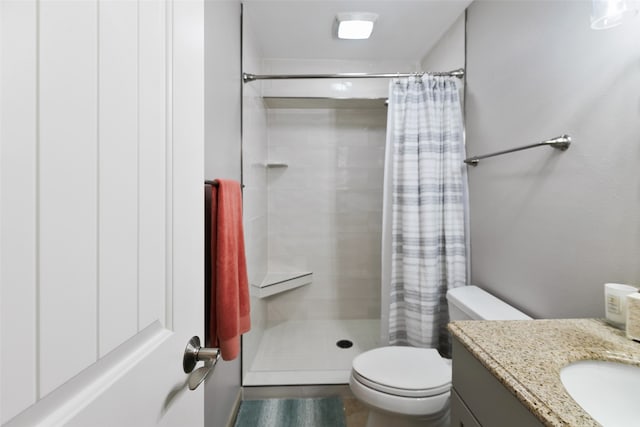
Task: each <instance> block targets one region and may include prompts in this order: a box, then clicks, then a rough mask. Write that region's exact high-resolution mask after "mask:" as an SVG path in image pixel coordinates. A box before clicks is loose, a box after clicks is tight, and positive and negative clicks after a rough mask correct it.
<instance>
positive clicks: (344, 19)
mask: <svg viewBox="0 0 640 427" xmlns="http://www.w3.org/2000/svg"><path fill="white" fill-rule="evenodd" d="M336 19H337V21H338V38H339V39H351V40H362V39H368V38H369V36H371V32H372V31H373V23H374V22H375V21H376V19H378V15H376V14H375V13H370V12H344V13H339V14H338V16H337V17H336Z"/></svg>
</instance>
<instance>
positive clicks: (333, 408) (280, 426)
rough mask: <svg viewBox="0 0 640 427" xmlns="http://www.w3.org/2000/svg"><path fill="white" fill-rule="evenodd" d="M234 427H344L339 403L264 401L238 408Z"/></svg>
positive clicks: (328, 400) (334, 399) (324, 400)
mask: <svg viewBox="0 0 640 427" xmlns="http://www.w3.org/2000/svg"><path fill="white" fill-rule="evenodd" d="M235 427H346V422H345V419H344V409H343V406H342V399H340V398H339V397H325V398H317V399H265V400H245V401H243V402H242V403H241V404H240V410H239V411H238V418H237V419H236V423H235Z"/></svg>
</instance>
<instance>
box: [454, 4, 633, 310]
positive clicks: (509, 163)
mask: <svg viewBox="0 0 640 427" xmlns="http://www.w3.org/2000/svg"><path fill="white" fill-rule="evenodd" d="M590 8H591V2H590V1H544V2H542V1H539V2H528V1H519V2H504V1H476V2H475V3H473V4H472V5H471V6H470V8H469V9H468V23H467V43H468V44H467V85H468V86H467V98H466V126H467V128H466V130H467V152H468V153H469V154H470V155H472V154H483V153H488V152H493V151H496V150H501V149H506V148H510V147H515V146H519V145H524V144H528V143H532V142H537V141H540V140H543V139H547V138H550V137H553V136H556V135H560V134H563V133H567V134H570V135H571V136H572V137H573V139H574V143H573V145H572V146H571V148H570V149H569V150H568V151H566V152H564V153H563V152H559V151H557V150H552V149H551V148H538V149H535V150H530V151H524V152H520V153H514V154H510V155H505V156H502V157H497V158H493V159H488V160H486V161H483V162H481V163H480V165H479V166H478V167H476V168H472V167H470V168H469V183H470V203H471V232H472V233H471V242H472V243H471V244H472V282H473V283H475V284H477V285H480V286H482V287H483V288H486V289H488V290H489V291H490V292H493V293H495V294H496V295H498V296H500V297H502V298H503V299H505V300H507V301H509V302H511V303H512V304H514V305H515V306H517V307H519V308H521V309H522V310H523V311H525V312H527V313H529V314H531V315H532V316H534V317H544V318H553V317H560V318H562V317H593V316H603V315H604V309H603V306H604V303H603V283H605V282H620V283H629V284H634V285H636V286H637V285H640V220H639V218H638V213H639V212H640V209H639V208H640V173H639V172H638V169H639V167H638V161H639V160H640V44H639V43H640V42H639V40H640V18H639V17H638V16H633V15H631V16H630V17H628V19H627V21H626V22H625V23H624V24H623V25H622V26H620V27H617V28H614V29H610V30H604V31H594V30H591V29H590V28H589V14H590Z"/></svg>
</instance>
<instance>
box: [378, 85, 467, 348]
mask: <svg viewBox="0 0 640 427" xmlns="http://www.w3.org/2000/svg"><path fill="white" fill-rule="evenodd" d="M389 92H390V97H389V112H388V121H387V151H386V161H385V196H384V199H385V204H387V206H385V208H384V211H385V214H384V218H383V227H384V228H385V230H383V271H382V276H383V316H382V317H383V322H384V321H385V320H387V319H388V329H387V330H386V334H387V335H386V336H385V332H383V339H385V338H388V342H389V344H392V345H410V346H415V347H429V348H437V349H439V350H440V352H441V353H442V354H444V355H448V354H449V347H450V343H449V334H448V333H447V330H446V324H447V322H448V319H449V316H448V312H447V303H446V292H447V290H448V289H451V288H454V287H458V286H463V285H465V284H466V282H467V234H468V233H467V231H466V229H467V226H466V224H467V223H466V217H467V215H466V209H467V177H466V167H465V165H464V163H463V158H464V142H463V132H464V130H463V125H462V111H461V108H460V99H459V92H458V87H457V82H456V80H455V78H453V77H442V76H428V75H424V76H422V77H410V78H408V79H399V80H394V81H392V82H391V83H390V90H389ZM385 259H386V263H385ZM385 282H386V283H385ZM385 311H386V312H385Z"/></svg>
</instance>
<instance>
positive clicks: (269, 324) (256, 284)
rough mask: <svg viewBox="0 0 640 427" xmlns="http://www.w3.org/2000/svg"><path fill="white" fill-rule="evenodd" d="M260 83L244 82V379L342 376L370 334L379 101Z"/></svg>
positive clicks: (377, 234)
mask: <svg viewBox="0 0 640 427" xmlns="http://www.w3.org/2000/svg"><path fill="white" fill-rule="evenodd" d="M334 83H335V82H334ZM303 84H306V85H307V87H306V89H307V91H308V89H310V88H311V86H312V85H309V83H308V82H307V83H303ZM325 84H326V83H325ZM265 86H266V84H264V83H260V82H254V83H250V84H245V86H244V91H245V93H244V130H245V132H244V141H243V171H244V176H243V181H244V184H245V192H244V203H245V224H246V235H247V260H248V268H249V276H250V282H251V294H252V299H251V303H252V322H253V326H252V331H251V332H250V333H248V334H246V335H245V336H244V339H243V359H242V364H243V385H245V386H249V385H289V384H344V383H346V382H347V381H348V378H349V372H350V369H351V360H352V359H353V357H355V356H356V355H357V354H359V353H360V352H362V351H365V350H368V349H371V348H374V347H376V346H377V345H378V341H379V317H380V256H381V255H380V246H381V230H382V182H383V164H384V145H385V136H386V109H385V105H384V98H380V99H368V100H363V99H358V100H354V99H351V100H349V99H340V100H338V99H328V98H319V97H314V96H304V95H303V96H300V95H297V96H293V97H291V96H289V95H288V94H287V93H283V92H282V91H280V90H279V89H278V87H276V86H271V87H270V89H267V88H266V87H265ZM291 86H292V85H291V84H288V85H287V90H288V91H291V90H294V89H293V88H292V87H291ZM385 86H386V83H385ZM289 93H290V92H289ZM301 93H304V91H303V92H301ZM307 93H308V92H307ZM272 94H273V95H272Z"/></svg>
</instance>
